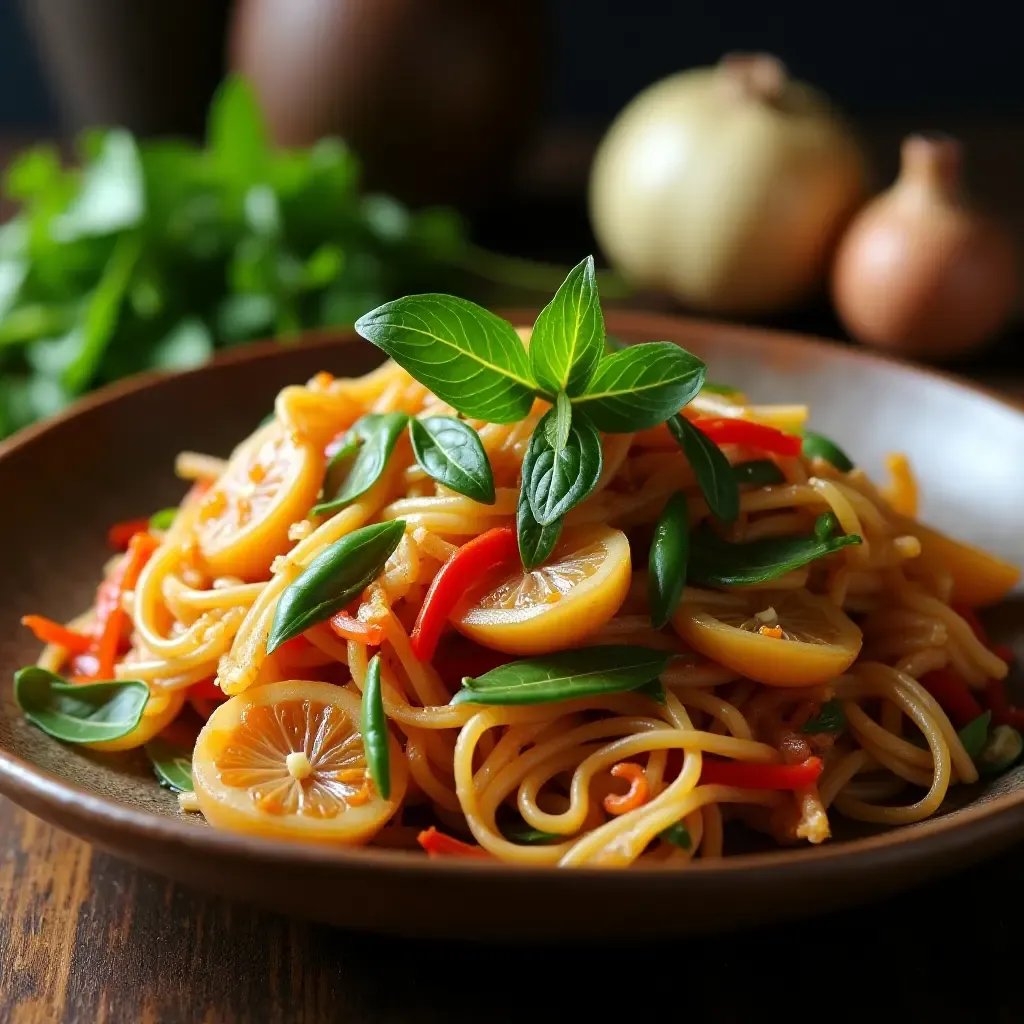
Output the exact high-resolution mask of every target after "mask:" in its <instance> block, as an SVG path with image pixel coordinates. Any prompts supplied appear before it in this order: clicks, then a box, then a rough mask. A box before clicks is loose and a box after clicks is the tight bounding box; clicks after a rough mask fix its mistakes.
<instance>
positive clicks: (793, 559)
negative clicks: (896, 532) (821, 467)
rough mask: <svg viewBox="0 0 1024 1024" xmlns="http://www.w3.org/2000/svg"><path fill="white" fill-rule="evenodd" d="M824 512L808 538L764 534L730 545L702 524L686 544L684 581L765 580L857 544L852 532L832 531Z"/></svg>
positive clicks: (722, 584) (713, 583)
mask: <svg viewBox="0 0 1024 1024" xmlns="http://www.w3.org/2000/svg"><path fill="white" fill-rule="evenodd" d="M833 526H834V522H833V519H832V518H830V517H829V515H828V513H825V514H824V515H821V516H819V517H818V519H817V522H816V523H815V534H814V536H811V537H806V536H790V537H765V538H763V539H762V540H752V541H747V542H746V543H743V544H731V543H729V542H728V541H725V540H722V538H721V537H719V536H718V534H716V533H715V532H714V530H711V529H710V528H709V527H708V526H707V525H706V524H704V525H702V526H700V527H699V528H698V529H697V530H695V531H694V534H693V540H692V543H691V545H690V568H689V572H688V574H687V579H688V582H690V583H696V584H699V585H703V586H709V587H740V586H749V585H750V584H752V583H767V582H768V581H769V580H774V579H777V578H778V577H779V576H784V575H785V574H786V573H787V572H792V571H793V570H794V569H799V568H801V567H802V566H805V565H807V564H808V563H810V562H814V561H816V560H817V559H819V558H824V557H825V556H826V555H831V554H833V553H834V552H836V551H839V550H840V549H842V548H844V547H847V546H848V545H851V544H860V543H861V539H860V537H858V536H857V535H856V534H855V533H851V534H845V535H843V534H840V535H839V536H835V535H833V533H832V530H833Z"/></svg>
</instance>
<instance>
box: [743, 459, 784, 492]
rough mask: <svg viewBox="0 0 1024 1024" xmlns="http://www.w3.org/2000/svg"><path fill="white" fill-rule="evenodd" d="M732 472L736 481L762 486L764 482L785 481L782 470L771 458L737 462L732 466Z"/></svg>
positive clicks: (776, 482) (778, 482) (779, 482)
mask: <svg viewBox="0 0 1024 1024" xmlns="http://www.w3.org/2000/svg"><path fill="white" fill-rule="evenodd" d="M732 474H733V476H734V477H736V483H738V484H740V485H741V486H742V485H743V484H754V485H756V486H758V487H764V486H765V485H766V484H781V483H785V480H786V478H785V477H784V476H783V475H782V470H781V469H779V467H778V466H776V465H775V463H774V462H772V460H771V459H754V460H752V461H751V462H738V463H737V464H736V465H735V466H733V467H732Z"/></svg>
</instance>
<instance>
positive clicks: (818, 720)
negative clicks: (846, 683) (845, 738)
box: [800, 697, 846, 734]
mask: <svg viewBox="0 0 1024 1024" xmlns="http://www.w3.org/2000/svg"><path fill="white" fill-rule="evenodd" d="M845 728H846V714H845V712H844V711H843V702H842V701H841V700H839V698H838V697H833V698H832V699H831V700H827V701H825V703H824V704H822V705H821V710H820V711H819V712H818V713H817V714H816V715H815V716H814V717H813V718H810V719H808V720H807V721H806V722H804V724H803V726H802V727H801V729H800V731H801V732H805V733H811V734H813V733H819V732H842V731H843V730H844V729H845Z"/></svg>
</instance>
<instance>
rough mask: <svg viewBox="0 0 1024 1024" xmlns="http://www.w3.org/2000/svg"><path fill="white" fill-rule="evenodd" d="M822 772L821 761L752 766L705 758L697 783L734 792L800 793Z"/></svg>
mask: <svg viewBox="0 0 1024 1024" xmlns="http://www.w3.org/2000/svg"><path fill="white" fill-rule="evenodd" d="M821 768H822V764H821V758H820V757H809V758H807V760H806V761H803V762H801V763H800V764H751V763H750V762H749V761H724V760H720V759H719V758H710V757H705V758H704V765H703V767H702V768H701V773H700V783H701V785H702V786H735V787H736V788H737V789H803V788H804V787H805V786H813V785H814V784H815V782H817V781H818V776H819V775H820V774H821Z"/></svg>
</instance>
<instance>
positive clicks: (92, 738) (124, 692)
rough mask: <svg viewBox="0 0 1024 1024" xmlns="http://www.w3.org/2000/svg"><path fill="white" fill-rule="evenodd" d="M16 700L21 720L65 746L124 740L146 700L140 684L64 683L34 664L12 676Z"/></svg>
mask: <svg viewBox="0 0 1024 1024" xmlns="http://www.w3.org/2000/svg"><path fill="white" fill-rule="evenodd" d="M14 699H15V700H16V701H17V702H18V707H19V708H21V710H22V712H23V713H24V715H25V717H26V718H27V719H28V720H29V721H30V722H31V723H32V724H33V725H37V726H39V728H40V729H42V730H43V732H45V733H46V734H47V735H48V736H52V737H53V738H54V739H58V740H63V741H64V742H65V743H102V742H105V741H106V740H116V739H120V738H121V737H122V736H127V735H128V733H130V732H131V731H132V729H134V728H135V727H136V726H137V725H138V724H139V719H140V718H141V717H142V712H143V711H144V710H145V708H146V703H147V702H148V701H149V687H148V686H147V685H146V684H145V683H143V682H139V681H138V680H134V679H133V680H127V679H126V680H117V681H110V682H102V683H83V684H81V685H79V684H76V683H67V682H65V681H64V680H63V679H61V677H60V676H58V675H56V674H55V673H53V672H50V671H48V670H47V669H45V668H40V667H39V666H38V665H31V666H29V667H28V668H23V669H19V670H18V671H17V672H15V674H14Z"/></svg>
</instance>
